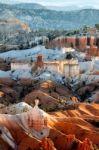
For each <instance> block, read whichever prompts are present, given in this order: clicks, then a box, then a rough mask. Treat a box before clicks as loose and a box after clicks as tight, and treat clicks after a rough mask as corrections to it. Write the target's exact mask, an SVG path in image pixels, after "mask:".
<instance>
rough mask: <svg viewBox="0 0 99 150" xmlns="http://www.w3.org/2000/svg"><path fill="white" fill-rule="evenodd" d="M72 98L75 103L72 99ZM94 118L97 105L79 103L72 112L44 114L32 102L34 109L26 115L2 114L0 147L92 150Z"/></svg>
mask: <svg viewBox="0 0 99 150" xmlns="http://www.w3.org/2000/svg"><path fill="white" fill-rule="evenodd" d="M73 99H74V101H76V100H75V98H74V97H73ZM98 116H99V111H98V105H97V104H92V105H90V104H80V105H79V108H78V109H76V110H66V111H60V112H53V113H50V114H47V113H45V112H44V111H42V110H41V109H39V108H38V103H36V105H35V107H34V108H33V109H31V110H30V111H28V112H26V113H22V114H19V115H8V114H6V115H5V114H2V115H0V131H1V132H0V148H1V149H2V150H9V149H10V150H12V149H15V150H16V149H18V150H27V149H31V150H34V149H36V150H40V149H42V148H43V150H65V149H67V150H68V149H69V150H74V149H75V150H85V149H87V150H93V146H94V144H97V146H99V131H98V128H97V126H95V124H94V123H95V121H97V118H98ZM90 122H91V123H90ZM93 124H94V125H93ZM49 128H50V130H49ZM5 131H6V132H5ZM40 134H41V135H40ZM42 138H43V139H42ZM86 138H87V139H86ZM91 141H92V142H91Z"/></svg>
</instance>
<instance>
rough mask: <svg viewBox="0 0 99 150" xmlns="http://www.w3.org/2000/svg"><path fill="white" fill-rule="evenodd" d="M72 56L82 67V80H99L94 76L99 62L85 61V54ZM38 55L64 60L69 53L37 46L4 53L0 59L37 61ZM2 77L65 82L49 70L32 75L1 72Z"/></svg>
mask: <svg viewBox="0 0 99 150" xmlns="http://www.w3.org/2000/svg"><path fill="white" fill-rule="evenodd" d="M71 53H72V56H73V57H74V58H76V59H78V62H79V65H80V72H81V73H82V74H81V75H80V80H84V79H86V76H89V74H91V76H90V77H89V78H90V79H89V80H88V81H90V80H96V79H99V76H98V75H94V74H93V73H94V72H96V71H99V60H98V59H97V60H95V59H94V58H92V61H84V57H85V54H84V53H81V52H77V51H73V52H71ZM38 54H42V55H43V57H44V58H43V59H44V60H63V59H65V58H66V55H67V53H65V54H64V53H63V52H62V50H58V49H56V50H53V49H46V48H45V47H44V46H37V47H35V48H33V49H27V50H17V51H16V50H12V51H8V52H4V53H1V54H0V58H3V59H5V60H6V61H10V62H11V61H12V60H22V59H23V60H32V61H35V60H36V57H37V55H38ZM0 77H11V78H12V79H16V80H17V79H20V78H35V79H42V80H46V79H51V80H56V81H59V82H61V83H62V82H63V79H62V75H61V74H59V73H56V72H52V71H49V70H42V71H40V72H37V74H32V72H31V70H26V69H24V70H15V71H0Z"/></svg>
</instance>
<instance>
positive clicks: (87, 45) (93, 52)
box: [46, 36, 99, 56]
mask: <svg viewBox="0 0 99 150" xmlns="http://www.w3.org/2000/svg"><path fill="white" fill-rule="evenodd" d="M97 40H98V39H97V38H96V37H94V36H91V37H90V38H89V37H87V36H79V37H76V36H73V37H68V36H67V37H59V38H56V39H54V40H52V41H49V42H47V43H46V47H47V48H64V47H73V48H75V49H76V50H78V51H82V52H86V53H87V54H88V56H99V46H98V44H97Z"/></svg>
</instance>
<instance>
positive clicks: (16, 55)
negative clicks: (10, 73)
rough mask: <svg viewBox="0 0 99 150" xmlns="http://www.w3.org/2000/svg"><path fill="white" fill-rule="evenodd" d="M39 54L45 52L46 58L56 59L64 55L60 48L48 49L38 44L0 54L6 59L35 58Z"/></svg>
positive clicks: (0, 56)
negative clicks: (33, 46) (29, 47)
mask: <svg viewBox="0 0 99 150" xmlns="http://www.w3.org/2000/svg"><path fill="white" fill-rule="evenodd" d="M37 54H43V55H44V59H56V58H59V57H60V56H61V55H62V54H61V51H59V50H52V49H46V48H45V47H44V46H37V47H35V48H32V49H27V50H12V51H9V52H4V53H1V54H0V58H3V59H5V60H10V59H28V58H32V59H33V60H35V59H36V57H37Z"/></svg>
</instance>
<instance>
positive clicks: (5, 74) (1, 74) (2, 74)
mask: <svg viewBox="0 0 99 150" xmlns="http://www.w3.org/2000/svg"><path fill="white" fill-rule="evenodd" d="M10 73H11V72H10V71H2V70H0V77H1V78H2V77H10Z"/></svg>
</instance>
